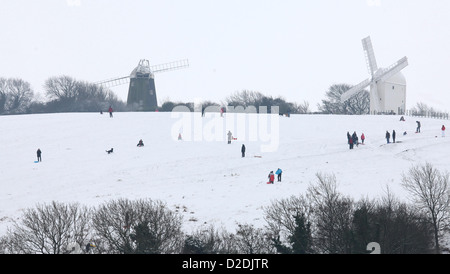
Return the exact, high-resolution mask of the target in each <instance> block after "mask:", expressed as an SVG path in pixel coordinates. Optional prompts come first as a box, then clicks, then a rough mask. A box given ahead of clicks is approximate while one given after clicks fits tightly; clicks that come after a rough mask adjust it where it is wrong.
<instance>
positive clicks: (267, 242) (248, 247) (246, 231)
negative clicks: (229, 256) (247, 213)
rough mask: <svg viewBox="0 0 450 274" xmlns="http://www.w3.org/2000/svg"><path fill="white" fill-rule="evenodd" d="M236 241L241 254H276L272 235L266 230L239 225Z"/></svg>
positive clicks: (248, 225)
mask: <svg viewBox="0 0 450 274" xmlns="http://www.w3.org/2000/svg"><path fill="white" fill-rule="evenodd" d="M235 241H236V246H237V248H238V253H240V254H271V253H275V248H273V247H272V245H271V237H270V235H269V234H268V233H267V232H266V231H264V229H262V228H256V227H254V226H253V225H250V224H238V229H237V231H236V238H235Z"/></svg>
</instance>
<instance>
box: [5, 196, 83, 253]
mask: <svg viewBox="0 0 450 274" xmlns="http://www.w3.org/2000/svg"><path fill="white" fill-rule="evenodd" d="M89 214H90V212H89V210H88V209H87V208H86V207H80V206H79V205H78V204H71V205H65V204H62V203H57V202H52V203H51V204H49V205H38V206H37V207H36V208H35V209H34V208H32V209H27V210H25V212H24V214H23V217H22V219H21V222H20V223H15V225H14V228H13V229H12V230H11V229H10V230H8V232H7V236H6V238H5V239H4V248H5V249H6V252H7V253H12V254H14V253H17V254H62V253H67V252H69V251H70V250H67V248H68V246H69V245H70V244H72V243H76V244H77V245H78V246H83V245H84V244H85V243H86V242H87V240H88V237H89V220H90V217H89Z"/></svg>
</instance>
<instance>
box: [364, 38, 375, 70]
mask: <svg viewBox="0 0 450 274" xmlns="http://www.w3.org/2000/svg"><path fill="white" fill-rule="evenodd" d="M362 43H363V49H364V55H365V56H366V62H367V68H368V70H369V74H370V75H372V77H373V76H374V75H375V72H376V71H377V70H378V65H377V60H376V59H375V52H374V50H373V46H372V41H371V40H370V36H369V37H367V38H364V39H363V40H362Z"/></svg>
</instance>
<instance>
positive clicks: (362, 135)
mask: <svg viewBox="0 0 450 274" xmlns="http://www.w3.org/2000/svg"><path fill="white" fill-rule="evenodd" d="M365 139H366V136H364V133H363V134H361V144H363V145H364V140H365Z"/></svg>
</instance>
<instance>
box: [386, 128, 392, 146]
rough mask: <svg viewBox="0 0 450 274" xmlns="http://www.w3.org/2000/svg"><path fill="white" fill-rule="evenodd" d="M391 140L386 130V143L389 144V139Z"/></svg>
mask: <svg viewBox="0 0 450 274" xmlns="http://www.w3.org/2000/svg"><path fill="white" fill-rule="evenodd" d="M390 138H391V134H390V133H389V131H387V130H386V141H387V143H388V144H389V139H390Z"/></svg>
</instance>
